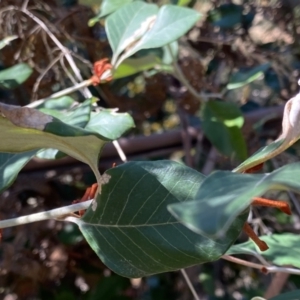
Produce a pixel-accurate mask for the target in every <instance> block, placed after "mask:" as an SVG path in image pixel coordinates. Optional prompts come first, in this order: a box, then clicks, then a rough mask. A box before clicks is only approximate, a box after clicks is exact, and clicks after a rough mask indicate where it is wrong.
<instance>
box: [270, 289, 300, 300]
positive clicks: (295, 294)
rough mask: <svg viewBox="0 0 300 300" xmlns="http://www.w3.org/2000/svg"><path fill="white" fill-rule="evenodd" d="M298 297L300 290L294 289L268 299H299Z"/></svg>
mask: <svg viewBox="0 0 300 300" xmlns="http://www.w3.org/2000/svg"><path fill="white" fill-rule="evenodd" d="M299 299H300V290H295V291H291V292H287V293H284V294H281V295H278V296H275V297H273V298H271V299H270V300H299Z"/></svg>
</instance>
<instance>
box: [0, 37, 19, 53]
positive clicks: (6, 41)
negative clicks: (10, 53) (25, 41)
mask: <svg viewBox="0 0 300 300" xmlns="http://www.w3.org/2000/svg"><path fill="white" fill-rule="evenodd" d="M17 38H18V36H17V35H10V36H7V37H6V38H4V39H2V40H1V41H0V50H1V49H2V48H4V47H5V46H7V45H9V43H10V42H11V41H13V40H15V39H17Z"/></svg>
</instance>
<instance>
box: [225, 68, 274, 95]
mask: <svg viewBox="0 0 300 300" xmlns="http://www.w3.org/2000/svg"><path fill="white" fill-rule="evenodd" d="M269 68H270V63H265V64H262V65H259V66H256V67H254V68H252V69H250V70H247V71H243V70H240V71H238V72H236V73H234V74H233V75H232V76H231V78H230V80H229V83H228V84H227V86H226V88H227V89H228V90H233V89H237V88H240V87H242V86H244V85H246V84H248V83H250V82H252V81H254V80H256V79H258V78H259V77H261V76H262V75H263V74H264V72H266V71H267V70H268V69H269Z"/></svg>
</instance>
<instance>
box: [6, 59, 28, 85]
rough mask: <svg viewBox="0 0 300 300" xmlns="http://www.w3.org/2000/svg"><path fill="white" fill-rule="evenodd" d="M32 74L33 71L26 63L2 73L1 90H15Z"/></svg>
mask: <svg viewBox="0 0 300 300" xmlns="http://www.w3.org/2000/svg"><path fill="white" fill-rule="evenodd" d="M31 73H32V69H31V68H30V67H29V65H27V64H25V63H21V64H17V65H14V66H12V67H10V68H7V69H5V70H3V71H0V88H5V89H13V88H15V87H17V86H18V85H20V84H21V83H23V82H24V81H25V80H26V79H27V78H28V77H29V76H30V75H31Z"/></svg>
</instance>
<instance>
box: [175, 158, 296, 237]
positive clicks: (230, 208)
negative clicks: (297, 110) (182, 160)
mask: <svg viewBox="0 0 300 300" xmlns="http://www.w3.org/2000/svg"><path fill="white" fill-rule="evenodd" d="M299 178H300V163H294V164H290V165H286V166H284V167H282V168H280V169H278V170H276V171H274V172H272V173H269V174H238V173H233V172H229V171H216V172H214V173H213V174H212V175H210V176H208V177H207V178H206V179H205V180H204V181H203V183H202V185H201V187H200V190H199V192H198V193H197V195H196V197H195V199H196V200H194V201H188V202H185V203H179V204H172V205H170V206H169V209H170V211H171V212H172V214H173V215H174V216H175V217H176V218H177V219H178V220H179V221H181V222H183V223H184V224H185V225H186V226H187V227H188V228H190V229H191V230H193V231H195V232H197V233H199V234H202V235H204V236H207V237H210V238H216V237H219V236H223V235H225V233H226V231H227V229H228V227H229V226H230V225H231V223H232V222H233V220H234V219H235V218H236V217H237V216H238V215H239V214H240V213H241V212H243V211H244V210H245V209H247V208H248V207H249V205H250V204H251V201H252V198H253V197H257V196H261V195H263V194H264V193H266V192H267V191H269V190H274V189H276V190H288V189H292V190H294V191H296V192H300V181H299V180H298V179H299ZM200 201H201V202H200Z"/></svg>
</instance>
